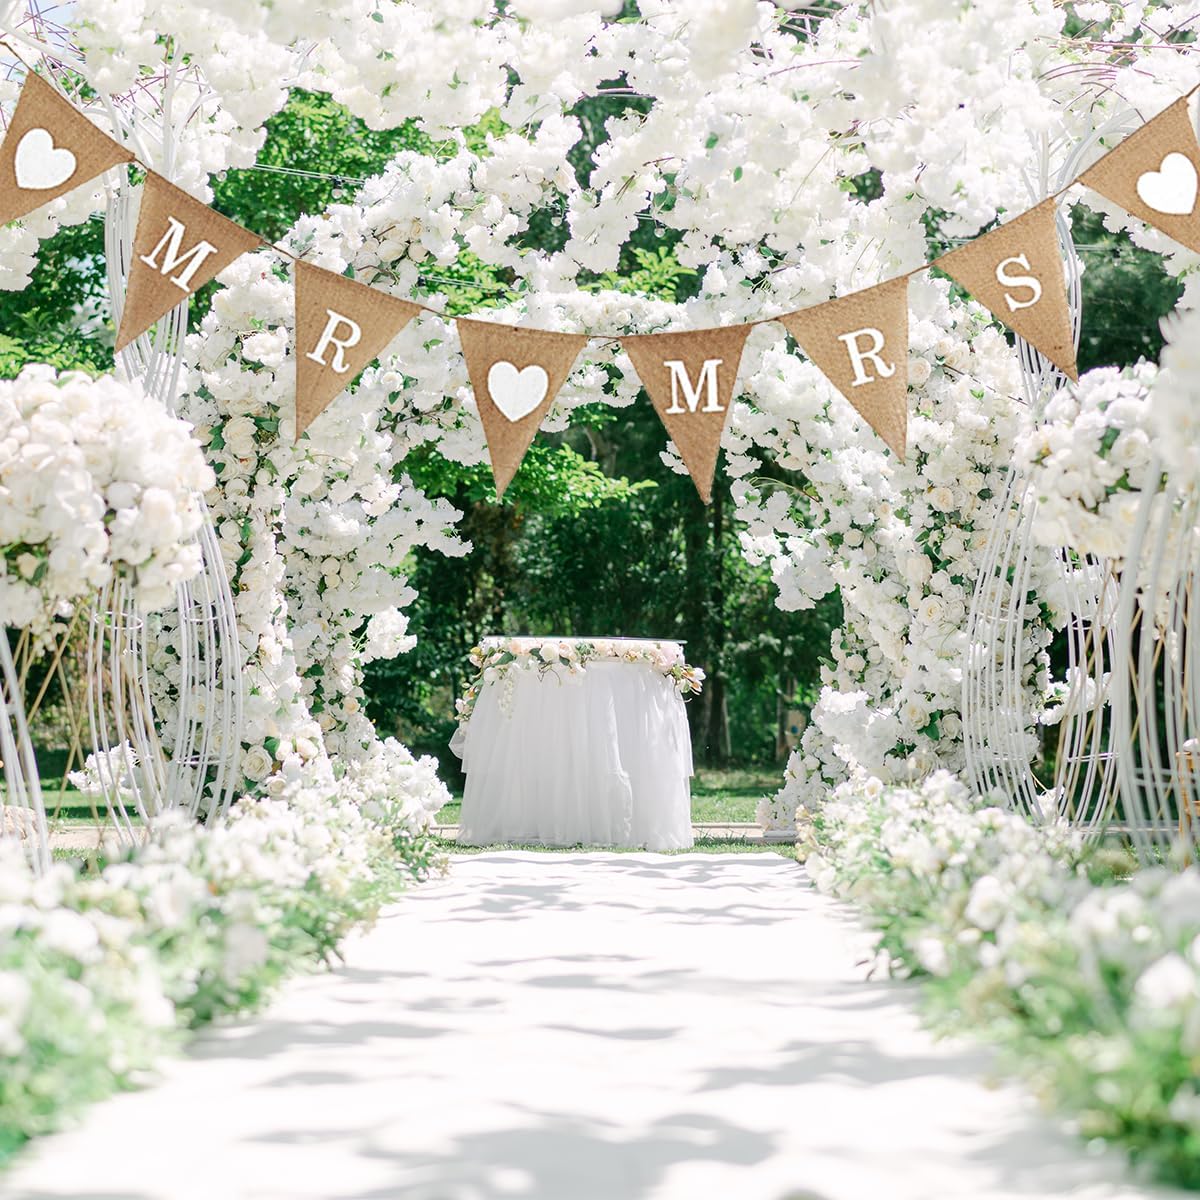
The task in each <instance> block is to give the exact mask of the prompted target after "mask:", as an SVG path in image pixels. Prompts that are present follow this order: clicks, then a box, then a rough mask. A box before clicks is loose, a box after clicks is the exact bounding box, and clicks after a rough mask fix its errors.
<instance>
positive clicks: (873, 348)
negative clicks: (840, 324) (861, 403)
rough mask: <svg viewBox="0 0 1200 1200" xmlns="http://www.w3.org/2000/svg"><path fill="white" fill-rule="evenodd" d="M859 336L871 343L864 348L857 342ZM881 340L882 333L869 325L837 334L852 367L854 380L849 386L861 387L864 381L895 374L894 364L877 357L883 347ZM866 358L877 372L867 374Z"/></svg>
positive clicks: (872, 381)
mask: <svg viewBox="0 0 1200 1200" xmlns="http://www.w3.org/2000/svg"><path fill="white" fill-rule="evenodd" d="M859 338H870V339H871V344H870V345H869V346H868V347H866V348H865V349H864V348H863V347H862V346H860V345H859V344H858V341H859ZM883 340H884V339H883V334H882V333H880V332H879V330H878V329H872V328H871V327H870V326H869V325H868V326H867V327H866V328H864V329H856V330H854V332H853V333H842V334H839V335H838V341H839V342H845V344H846V351H847V353H848V354H849V355H850V365H851V366H852V367H853V368H854V382H853V383H852V384H851V385H850V386H851V387H862V385H863V384H864V383H876V382H878V381H879V380H880V379H890V378H891V377H892V376H893V375H895V373H896V367H895V364H894V363H885V362H884V361H883V359H882V358H880V357H879V354H880V351H881V350H882V349H883ZM868 359H870V361H871V363H872V364H873V365H874V367H875V370H876V371H877V372H878V374H876V375H868V374H867V370H866V363H867V360H868Z"/></svg>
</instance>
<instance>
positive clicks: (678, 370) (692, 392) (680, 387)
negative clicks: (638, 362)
mask: <svg viewBox="0 0 1200 1200" xmlns="http://www.w3.org/2000/svg"><path fill="white" fill-rule="evenodd" d="M723 361H724V360H723V359H720V358H706V359H705V360H704V365H703V366H702V367H701V368H700V373H699V376H698V377H697V379H696V383H695V385H693V384H692V381H691V379H690V378H689V376H688V371H687V364H686V363H684V362H683V361H682V360H680V359H678V358H672V359H668V360H667V361H666V362H664V363H663V366H664V367H666V369H667V370H668V371H670V372H671V404H670V407H669V408H668V409H667V412H669V413H670V414H671V415H672V416H674V415H675V414H677V413H682V412H683V411H684V409H683V407H682V405H680V403H679V396H680V393H682V394H683V402H684V404H686V405H687V411H688V412H693V413H694V412H695V411H696V410H697V408H699V406H700V393H701V389H703V392H704V408H703V410H702V411H704V412H710V413H711V412H717V413H719V412H724V411H725V406H724V405H723V404H722V403H721V398H720V392H719V391H718V388H717V368H718V367H719V366H720V365H721V363H722V362H723Z"/></svg>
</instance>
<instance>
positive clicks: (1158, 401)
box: [1148, 308, 1200, 491]
mask: <svg viewBox="0 0 1200 1200" xmlns="http://www.w3.org/2000/svg"><path fill="white" fill-rule="evenodd" d="M1163 334H1164V336H1165V337H1166V341H1167V344H1166V346H1165V347H1164V348H1163V352H1162V357H1161V359H1160V360H1159V361H1160V366H1161V367H1162V370H1161V371H1160V372H1159V373H1158V377H1157V378H1156V379H1155V380H1154V383H1153V388H1152V395H1151V398H1150V401H1151V402H1150V405H1149V414H1148V421H1149V429H1150V434H1151V437H1152V438H1153V440H1154V447H1155V450H1156V451H1157V452H1158V453H1159V454H1161V455H1162V458H1163V463H1164V465H1165V467H1166V470H1167V473H1168V475H1170V477H1171V480H1172V482H1173V483H1174V484H1175V485H1176V486H1177V487H1179V488H1180V489H1181V490H1184V491H1186V490H1189V489H1194V488H1196V487H1197V486H1200V405H1198V404H1197V402H1196V401H1197V397H1198V396H1200V309H1195V308H1193V309H1180V310H1179V311H1177V312H1176V313H1174V314H1173V315H1172V316H1171V317H1170V318H1169V319H1168V320H1166V321H1164V322H1163Z"/></svg>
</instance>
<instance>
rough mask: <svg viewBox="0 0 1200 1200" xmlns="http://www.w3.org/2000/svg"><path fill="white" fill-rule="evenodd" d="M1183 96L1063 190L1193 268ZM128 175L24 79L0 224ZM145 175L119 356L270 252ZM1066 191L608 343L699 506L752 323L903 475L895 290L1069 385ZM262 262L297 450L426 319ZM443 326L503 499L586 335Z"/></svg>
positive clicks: (1192, 189) (1196, 150) (53, 96)
mask: <svg viewBox="0 0 1200 1200" xmlns="http://www.w3.org/2000/svg"><path fill="white" fill-rule="evenodd" d="M1197 90H1200V84H1198V85H1197V86H1196V87H1195V88H1193V89H1192V90H1191V91H1190V92H1188V93H1187V95H1185V96H1183V97H1181V98H1180V99H1179V100H1177V101H1175V102H1174V103H1173V104H1171V105H1170V106H1169V107H1168V108H1167V109H1165V110H1164V111H1163V112H1162V113H1160V114H1159V115H1158V116H1157V117H1155V118H1154V119H1153V120H1151V121H1148V122H1146V123H1145V124H1144V125H1143V126H1142V127H1141V128H1140V129H1139V130H1137V131H1136V132H1135V133H1133V134H1131V135H1130V136H1129V137H1128V138H1126V139H1124V140H1123V141H1122V142H1120V143H1119V144H1118V145H1117V146H1116V147H1115V148H1114V149H1112V150H1110V151H1109V152H1108V153H1107V154H1105V155H1104V156H1103V157H1102V158H1101V159H1099V161H1097V162H1096V163H1095V164H1094V165H1092V166H1091V167H1089V168H1088V169H1087V170H1086V171H1084V173H1083V174H1082V175H1081V176H1080V177H1079V178H1078V179H1076V180H1074V181H1073V182H1072V184H1071V185H1069V186H1074V184H1075V183H1082V184H1084V185H1086V186H1087V187H1090V188H1092V189H1094V190H1095V191H1097V192H1099V193H1100V194H1101V195H1102V196H1104V197H1106V198H1107V199H1109V200H1111V201H1113V202H1114V203H1115V204H1118V205H1120V206H1121V207H1122V208H1124V209H1125V210H1126V211H1127V212H1129V213H1131V214H1132V215H1133V216H1135V217H1139V218H1140V219H1141V220H1143V221H1146V222H1147V223H1149V224H1150V225H1153V226H1154V227H1156V228H1157V229H1160V230H1162V232H1163V233H1165V234H1167V235H1168V236H1170V237H1172V238H1174V239H1175V240H1176V241H1177V242H1179V243H1181V244H1182V245H1184V246H1186V247H1187V248H1188V249H1190V250H1194V251H1196V252H1198V253H1200V211H1198V205H1197V199H1198V195H1200V142H1198V141H1197V136H1196V130H1195V127H1194V125H1193V123H1192V119H1191V117H1190V116H1189V113H1188V101H1189V99H1190V97H1191V96H1192V95H1193V94H1194V93H1195V92H1196V91H1197ZM137 161H138V160H137V159H136V158H135V156H134V155H133V154H132V153H130V151H128V150H127V149H126V148H125V147H124V146H122V145H120V144H119V143H118V142H116V141H114V140H113V139H112V138H110V137H109V136H108V135H107V134H105V133H103V132H102V131H101V130H100V129H98V128H97V127H96V126H95V125H93V124H92V123H91V121H89V120H88V119H87V118H86V117H85V116H84V115H83V113H81V112H80V111H79V110H78V109H76V108H75V107H74V106H73V105H72V104H71V103H70V101H68V100H67V99H65V98H64V97H63V96H61V95H60V94H59V93H58V92H57V91H56V90H55V89H54V88H53V87H52V86H51V85H50V84H49V83H47V82H46V81H45V80H44V79H42V78H41V77H40V76H38V75H37V74H35V73H34V72H33V71H32V70H31V71H29V72H28V74H27V75H26V79H25V84H24V86H23V87H22V90H21V95H20V98H19V99H18V102H17V107H16V111H15V113H14V114H13V118H12V121H11V123H10V125H9V128H8V132H7V135H6V136H5V138H4V142H3V144H2V145H0V224H5V223H7V222H9V221H14V220H17V219H18V218H20V217H23V216H25V215H26V214H28V213H30V212H32V211H34V210H35V209H37V208H40V207H41V206H42V205H44V204H47V203H48V202H50V201H51V200H55V199H57V198H58V197H59V196H62V195H64V194H65V193H66V192H69V191H71V190H73V189H74V188H77V187H80V186H82V185H83V184H85V183H88V182H89V181H91V180H92V179H95V178H96V177H97V176H98V175H101V174H103V172H105V171H107V170H108V169H109V168H111V167H114V166H119V165H121V164H129V163H137ZM139 165H142V164H139ZM145 169H146V181H145V186H144V189H143V195H142V203H141V211H140V213H139V215H138V222H137V228H136V231H135V233H134V241H133V256H132V266H131V269H130V272H129V281H128V286H127V293H126V297H125V306H124V309H123V310H122V313H121V321H120V326H119V328H118V330H117V341H116V347H117V350H118V351H120V350H122V349H124V348H125V347H126V346H128V345H129V343H130V342H132V341H133V340H134V339H135V338H136V337H138V336H140V335H141V334H143V333H145V332H146V331H147V330H148V329H149V328H150V327H151V326H152V325H153V324H154V323H155V322H156V321H158V320H159V319H161V318H162V317H163V316H165V315H166V314H167V313H169V312H170V311H171V309H173V308H174V307H175V306H176V305H177V304H179V303H180V301H181V300H183V299H185V298H186V297H188V296H190V295H191V294H192V293H193V292H195V291H196V290H197V289H198V288H200V287H203V286H204V284H206V283H208V282H209V280H211V279H213V278H214V277H215V276H216V275H217V274H219V273H220V272H221V271H223V270H224V269H225V268H226V267H227V266H229V265H230V263H232V262H233V261H234V260H235V259H237V258H239V257H240V256H241V255H243V254H247V253H249V252H250V251H252V250H255V249H257V248H258V247H260V246H269V245H271V243H268V242H266V241H265V240H264V239H263V238H261V237H260V236H259V235H258V234H256V233H253V232H251V231H250V230H248V229H245V228H243V227H242V226H241V225H238V224H236V223H235V222H233V221H230V220H229V219H228V218H226V217H223V216H221V215H220V214H218V213H216V212H214V211H213V210H212V209H211V208H209V207H208V206H207V205H205V204H202V203H201V202H200V201H199V200H196V199H195V198H193V197H192V196H190V195H188V194H187V193H186V192H184V191H182V190H181V189H179V188H177V187H175V186H174V185H173V184H171V183H170V182H168V181H167V180H166V179H164V178H163V177H162V176H161V175H159V174H157V173H156V172H154V171H152V170H149V169H148V168H145ZM1067 190H1068V188H1063V189H1061V190H1060V191H1058V192H1056V193H1054V195H1052V196H1049V197H1047V198H1046V199H1045V200H1043V201H1042V202H1041V203H1039V204H1037V205H1035V206H1034V207H1033V208H1031V209H1030V210H1029V211H1028V212H1026V213H1023V214H1021V215H1020V216H1018V217H1016V218H1015V219H1013V220H1011V221H1009V222H1007V223H1006V224H1004V225H1001V226H998V227H997V228H995V229H992V230H990V231H989V232H987V233H984V234H982V235H980V236H979V237H977V238H975V239H974V240H973V241H970V242H967V243H965V244H963V245H962V246H960V247H958V248H957V249H955V250H952V251H950V252H949V253H947V254H944V255H942V256H941V257H940V258H937V259H935V260H934V261H933V262H932V263H925V264H924V265H922V266H920V267H918V268H916V270H914V271H910V272H908V274H906V275H901V276H899V277H897V278H895V279H890V280H887V281H885V282H883V283H880V284H877V285H876V286H874V287H869V288H866V289H865V290H863V291H858V292H854V293H852V294H850V295H847V296H841V297H837V298H835V299H832V300H828V301H826V302H824V303H822V304H816V305H813V306H810V307H807V308H802V309H798V310H796V311H795V312H789V313H783V314H781V315H779V316H774V317H769V318H764V319H762V320H760V321H752V322H748V323H746V324H742V325H731V326H726V327H723V328H718V329H693V330H687V331H681V332H672V333H652V334H636V335H625V336H620V337H618V338H617V340H618V341H619V342H620V344H621V346H622V347H623V348H624V350H625V351H626V353H627V354H628V355H629V359H630V362H631V363H632V364H633V368H634V370H635V371H636V372H637V374H638V377H639V378H640V380H641V382H642V385H643V386H644V388H645V390H646V392H647V394H648V395H649V397H650V400H651V402H652V403H653V405H654V408H655V410H656V411H657V412H658V415H659V417H660V418H661V419H662V422H663V425H664V426H665V427H666V430H667V433H668V434H669V435H670V437H671V438H672V440H673V441H674V442H675V445H676V446H677V447H678V449H679V453H680V456H681V457H682V459H683V462H684V464H685V465H686V467H687V469H688V471H689V472H690V473H691V476H692V479H693V480H694V482H695V484H696V488H697V490H698V491H699V493H700V496H701V498H702V499H703V500H704V501H705V503H708V501H709V499H710V497H711V492H712V481H713V475H714V472H715V470H716V462H717V455H718V453H719V452H720V445H721V435H722V433H723V431H724V429H725V425H726V422H727V421H728V419H729V412H730V407H731V401H732V397H733V389H734V383H735V381H736V379H737V373H738V367H739V365H740V363H741V358H742V350H743V348H744V346H745V343H746V338H747V337H748V336H749V333H750V331H751V329H753V328H754V327H755V326H756V325H762V324H766V323H768V322H769V321H778V322H779V323H781V324H782V325H783V326H784V328H785V329H786V330H787V331H788V332H789V333H790V334H791V335H792V337H793V338H794V339H795V340H796V342H797V344H798V345H799V347H800V349H801V350H802V351H803V352H804V353H805V354H806V355H807V356H808V357H809V358H810V359H811V361H812V362H813V363H814V364H815V365H816V366H817V368H818V369H819V370H821V371H822V372H823V373H824V374H825V375H826V376H827V377H828V379H829V380H830V382H831V383H833V385H834V386H835V387H836V388H837V389H838V391H839V392H841V393H842V395H843V396H845V397H846V399H847V400H849V402H850V403H851V404H852V405H853V406H854V407H855V408H856V409H857V410H858V412H859V413H860V414H861V415H862V417H863V418H864V419H865V420H866V421H867V422H868V423H869V424H870V426H871V428H872V429H874V430H875V432H876V433H877V434H878V435H879V436H880V437H881V438H882V439H883V441H884V442H885V443H886V444H887V445H888V447H889V448H890V449H891V450H892V451H893V453H895V454H896V455H897V456H898V457H899V458H900V459H901V460H902V461H903V459H904V456H905V449H906V441H907V427H908V381H907V361H908V280H909V279H910V278H911V277H912V276H913V275H915V274H917V273H918V272H919V271H924V270H928V269H929V267H931V266H936V267H938V269H939V270H941V271H944V272H945V273H946V274H947V275H949V276H950V277H951V278H952V279H953V280H955V281H956V282H957V283H958V284H960V285H961V286H962V287H963V288H965V289H966V290H967V291H968V292H969V293H970V294H971V295H973V296H974V297H975V298H976V299H977V300H978V301H979V302H980V303H981V304H983V305H985V306H986V307H987V308H988V309H989V310H990V311H991V312H992V313H993V314H994V315H995V316H996V317H997V318H998V319H999V320H1000V321H1001V322H1002V323H1003V324H1005V325H1007V326H1008V327H1009V328H1010V329H1012V330H1013V331H1014V332H1015V333H1017V334H1018V335H1019V336H1020V337H1022V338H1024V339H1025V340H1026V341H1027V342H1028V343H1029V344H1030V345H1032V346H1034V347H1035V348H1036V349H1037V350H1039V351H1040V352H1041V353H1042V354H1043V355H1044V356H1045V357H1046V358H1047V359H1048V360H1049V361H1050V362H1052V363H1053V364H1054V365H1055V366H1056V367H1058V369H1059V370H1061V371H1062V372H1063V373H1064V374H1066V375H1067V376H1069V377H1070V378H1072V379H1075V378H1077V377H1078V373H1077V370H1076V364H1075V346H1074V338H1073V335H1072V329H1071V318H1070V310H1069V307H1068V303H1067V294H1066V286H1065V283H1064V277H1063V265H1062V259H1061V254H1060V250H1059V244H1058V235H1057V231H1056V228H1055V219H1056V213H1057V207H1058V200H1059V198H1060V197H1061V196H1062V195H1063V194H1064V193H1065V192H1066V191H1067ZM272 248H273V249H276V250H279V251H280V252H281V253H284V254H286V255H287V256H288V257H290V258H292V259H293V261H294V262H295V270H294V272H293V279H294V287H295V299H296V317H295V321H296V327H295V350H294V357H295V362H296V436H297V438H299V437H300V436H301V435H302V434H303V433H304V431H305V430H306V429H307V428H308V427H309V425H311V424H312V422H313V421H314V420H315V419H316V418H317V417H318V416H319V415H320V414H321V413H322V412H323V411H324V410H325V409H326V408H327V407H328V406H329V405H330V404H331V403H332V402H333V400H334V399H335V398H336V397H337V396H338V395H339V394H340V393H341V392H342V391H344V390H345V389H346V388H347V387H348V386H349V385H350V384H351V383H352V382H353V381H354V380H355V379H356V378H357V376H358V375H359V373H360V372H361V371H362V370H363V368H364V367H366V366H367V365H368V363H370V362H371V361H372V360H373V359H375V358H377V357H378V356H379V355H380V354H381V353H382V352H383V350H384V349H385V348H386V347H387V345H388V344H389V343H390V342H391V341H392V339H393V338H394V337H395V336H396V335H397V334H398V333H399V332H400V331H401V330H402V329H403V328H404V327H405V326H406V325H407V324H408V323H409V321H411V320H412V319H413V317H414V316H416V315H417V313H418V312H421V311H422V310H424V311H428V312H436V310H435V309H431V308H429V307H428V306H427V305H424V304H420V303H418V302H416V301H411V300H402V299H399V298H397V297H395V296H391V295H389V294H388V293H386V292H382V291H380V290H378V289H376V288H372V287H369V286H367V285H366V284H362V283H358V282H356V281H354V280H352V279H348V278H346V277H345V276H342V275H337V274H335V273H333V272H332V271H326V270H323V269H322V268H320V267H316V266H313V265H311V264H310V263H306V262H304V261H303V260H302V259H299V258H297V257H296V256H295V255H292V254H290V253H289V252H288V251H284V250H281V248H280V247H272ZM439 315H440V314H439ZM456 325H457V328H458V333H459V336H460V338H461V340H462V348H463V354H464V356H465V358H466V364H467V371H468V374H469V376H470V379H471V386H472V388H473V389H474V392H475V397H476V400H477V403H478V408H479V415H480V419H481V420H482V422H483V429H484V434H485V436H486V438H487V444H488V453H489V455H490V457H491V461H492V472H493V475H494V477H495V481H496V494H497V497H500V496H503V494H504V491H505V489H506V488H507V487H508V485H509V483H510V482H511V480H512V478H513V476H514V475H515V474H516V472H517V470H518V468H519V467H520V465H521V460H522V459H523V458H524V456H525V453H526V451H527V450H528V449H529V445H530V443H531V442H532V441H533V438H534V435H535V434H536V433H537V430H538V428H539V426H540V425H541V423H542V420H543V418H544V417H545V415H546V413H547V412H548V411H549V409H550V406H551V405H552V404H553V402H554V398H555V396H556V395H557V394H558V392H559V390H560V389H561V388H562V386H563V384H564V383H565V381H566V379H567V377H568V376H569V375H570V373H571V370H572V368H573V366H574V364H575V361H576V359H577V358H578V356H579V353H580V352H581V351H582V349H583V347H584V346H585V345H586V344H587V343H588V341H590V340H592V336H594V335H587V334H568V333H557V332H551V331H549V330H542V329H531V328H528V327H516V326H511V325H503V324H499V323H495V322H491V321H480V320H472V319H469V318H465V317H460V318H458V319H457V321H456ZM609 340H611V339H609Z"/></svg>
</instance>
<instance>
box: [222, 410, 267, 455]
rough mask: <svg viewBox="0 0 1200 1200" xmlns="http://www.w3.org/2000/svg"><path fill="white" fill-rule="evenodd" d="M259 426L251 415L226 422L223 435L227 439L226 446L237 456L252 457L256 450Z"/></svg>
mask: <svg viewBox="0 0 1200 1200" xmlns="http://www.w3.org/2000/svg"><path fill="white" fill-rule="evenodd" d="M257 433H258V426H257V425H255V424H254V422H253V421H252V420H250V418H249V417H234V418H233V419H232V420H229V421H226V422H225V428H224V429H222V431H221V436H222V437H223V438H224V439H225V448H226V449H227V450H228V451H229V453H230V454H233V455H234V456H236V457H237V458H250V457H252V456H253V455H254V452H255V435H256V434H257Z"/></svg>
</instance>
